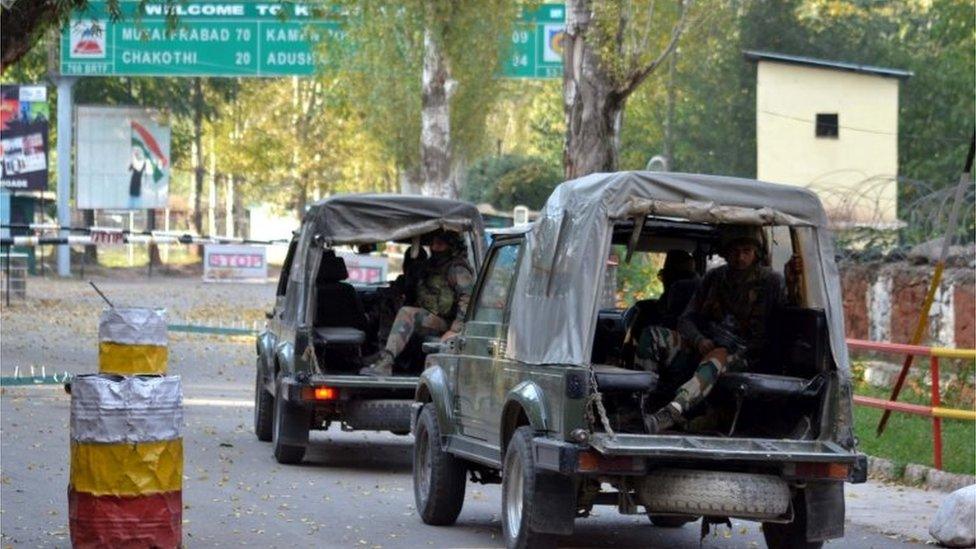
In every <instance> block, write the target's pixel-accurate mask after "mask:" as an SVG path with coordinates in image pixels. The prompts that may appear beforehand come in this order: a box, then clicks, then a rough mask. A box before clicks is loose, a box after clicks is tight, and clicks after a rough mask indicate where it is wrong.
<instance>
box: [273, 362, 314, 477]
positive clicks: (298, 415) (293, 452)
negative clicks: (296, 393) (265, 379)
mask: <svg viewBox="0 0 976 549" xmlns="http://www.w3.org/2000/svg"><path fill="white" fill-rule="evenodd" d="M309 421H310V416H309V411H308V410H306V409H304V408H302V407H301V406H296V405H295V404H293V403H291V402H288V401H287V400H285V398H284V395H282V383H281V380H280V379H279V380H278V381H277V382H276V383H275V396H274V419H273V421H272V425H273V426H272V429H271V439H272V440H271V442H272V443H273V445H274V457H275V459H276V460H277V461H278V463H282V464H286V465H292V464H295V463H301V461H302V458H304V457H305V444H295V443H294V442H291V441H289V442H286V441H285V440H286V438H289V439H295V438H297V439H299V440H302V439H303V442H305V443H306V444H307V442H308V431H309ZM303 429H304V437H302V436H301V435H302V434H303V433H302V430H303ZM286 433H289V434H291V437H286V436H285V434H286ZM295 435H298V436H297V437H296V436H295Z"/></svg>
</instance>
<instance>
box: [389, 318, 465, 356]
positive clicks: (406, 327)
mask: <svg viewBox="0 0 976 549" xmlns="http://www.w3.org/2000/svg"><path fill="white" fill-rule="evenodd" d="M449 326H450V325H449V324H448V322H447V321H446V320H444V319H443V318H441V317H439V316H437V315H435V314H434V313H432V312H430V311H428V310H427V309H421V308H420V307H400V310H399V311H397V315H396V318H395V319H393V327H392V328H390V336H389V337H388V338H386V350H387V351H389V352H390V354H392V355H393V356H394V357H397V356H400V353H402V352H403V349H405V348H406V346H407V343H409V342H410V338H411V337H413V336H414V335H419V336H421V337H425V336H439V335H441V334H443V333H444V332H446V331H447V329H448V327H449Z"/></svg>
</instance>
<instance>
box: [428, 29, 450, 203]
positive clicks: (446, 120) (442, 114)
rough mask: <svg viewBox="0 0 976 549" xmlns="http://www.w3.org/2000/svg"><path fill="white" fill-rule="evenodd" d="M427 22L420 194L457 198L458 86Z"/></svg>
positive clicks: (439, 43) (441, 47)
mask: <svg viewBox="0 0 976 549" xmlns="http://www.w3.org/2000/svg"><path fill="white" fill-rule="evenodd" d="M432 24H434V23H433V22H431V21H428V27H427V28H426V29H425V30H424V66H423V72H422V75H421V85H422V96H421V97H422V99H421V110H420V120H421V126H420V166H421V169H420V175H421V181H422V185H421V193H422V194H424V195H426V196H439V197H443V198H457V195H458V192H457V187H456V186H455V184H454V181H453V179H454V178H453V177H452V175H453V174H452V170H451V93H452V91H453V89H454V86H455V85H456V83H455V82H454V81H453V80H451V72H450V69H449V68H448V66H447V60H446V59H444V50H443V44H441V42H440V40H441V39H440V37H439V36H436V33H435V32H434V30H433V29H432V28H431V27H430V25H432Z"/></svg>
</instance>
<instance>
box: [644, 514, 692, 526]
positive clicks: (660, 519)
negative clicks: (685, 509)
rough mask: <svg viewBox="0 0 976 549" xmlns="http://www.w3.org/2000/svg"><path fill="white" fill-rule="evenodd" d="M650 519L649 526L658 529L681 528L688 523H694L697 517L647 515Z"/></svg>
mask: <svg viewBox="0 0 976 549" xmlns="http://www.w3.org/2000/svg"><path fill="white" fill-rule="evenodd" d="M647 518H649V519H651V524H653V525H654V526H657V527H658V528H681V527H682V526H684V525H685V524H688V523H689V522H695V521H696V520H698V517H686V516H680V515H652V514H649V513H648V515H647Z"/></svg>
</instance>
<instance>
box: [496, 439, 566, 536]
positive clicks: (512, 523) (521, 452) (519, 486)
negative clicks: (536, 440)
mask: <svg viewBox="0 0 976 549" xmlns="http://www.w3.org/2000/svg"><path fill="white" fill-rule="evenodd" d="M503 466H504V468H503V469H502V534H503V535H504V536H505V546H506V547H508V548H509V549H524V548H529V547H533V548H536V547H554V546H555V539H553V537H552V536H549V535H546V534H543V533H540V532H535V531H533V529H532V519H531V517H532V515H533V513H534V512H535V509H534V508H533V507H534V505H533V502H534V501H536V497H535V490H536V472H535V458H534V457H533V456H532V427H529V426H522V427H519V428H518V429H516V430H515V433H513V434H512V440H511V441H509V443H508V450H507V451H506V452H505V460H504V464H503Z"/></svg>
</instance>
